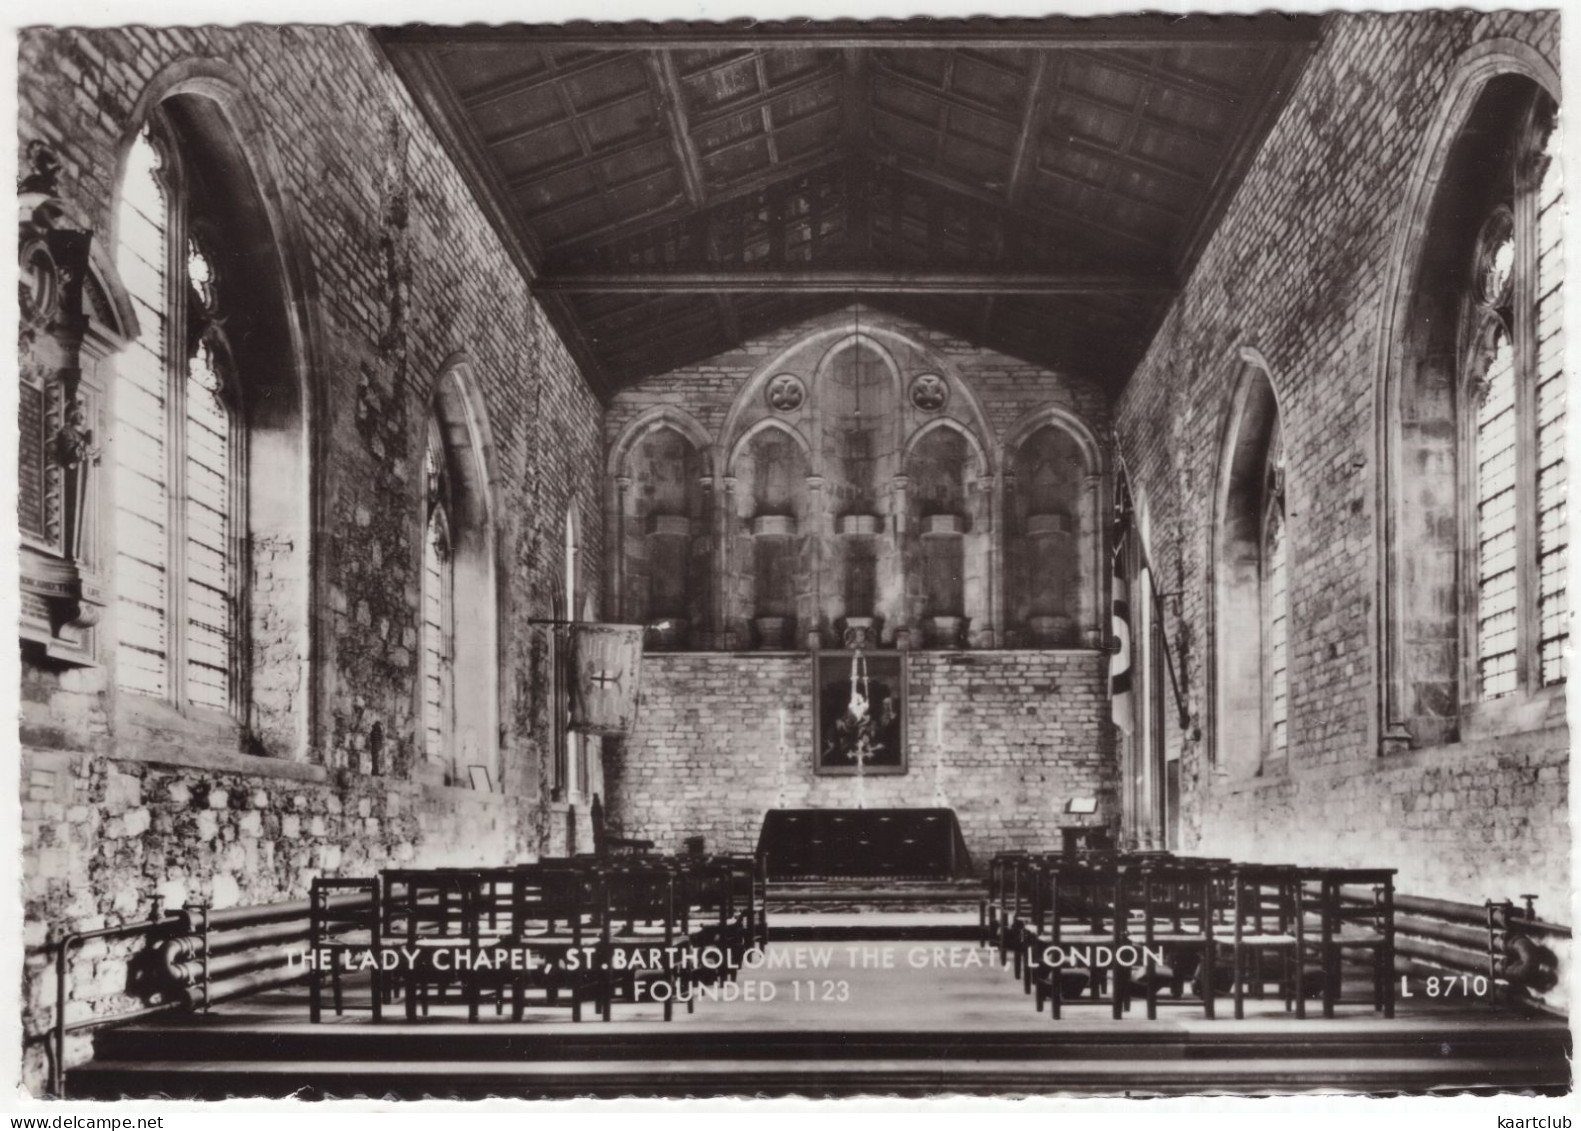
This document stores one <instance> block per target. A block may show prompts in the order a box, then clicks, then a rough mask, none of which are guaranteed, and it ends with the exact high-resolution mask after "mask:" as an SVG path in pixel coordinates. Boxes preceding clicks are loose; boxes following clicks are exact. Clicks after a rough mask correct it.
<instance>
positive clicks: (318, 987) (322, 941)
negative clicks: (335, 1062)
mask: <svg viewBox="0 0 1581 1131" xmlns="http://www.w3.org/2000/svg"><path fill="white" fill-rule="evenodd" d="M382 922H383V919H382V917H381V914H380V907H379V881H378V880H377V879H375V878H371V877H370V878H364V879H326V878H324V877H322V876H320V877H315V878H314V880H313V884H312V887H311V888H310V889H309V892H308V946H309V947H310V948H311V949H310V950H309V955H310V960H311V965H310V969H309V975H308V1020H309V1021H311V1022H313V1023H314V1024H317V1023H318V1022H319V1021H320V1020H321V1019H322V1017H323V1004H322V996H323V991H324V979H325V976H326V974H327V975H328V977H329V980H330V985H331V992H332V994H333V997H334V1003H335V1015H336V1016H337V1017H338V1016H340V1015H341V1014H342V1013H343V1012H344V1010H345V999H344V996H343V993H342V987H341V967H342V966H343V965H344V964H345V962H344V961H343V960H346V959H350V958H354V957H355V960H356V963H355V964H356V965H357V966H359V967H360V966H361V965H362V964H363V962H364V961H366V963H367V965H369V966H370V967H371V969H370V971H369V973H370V975H371V978H370V986H371V990H372V999H373V1004H372V1006H371V1010H372V1013H373V1019H374V1020H375V1021H379V1020H381V1019H382V1017H383V1014H382V1008H383V1005H384V993H385V978H384V971H383V967H382V961H383V957H384V948H383V946H382V945H381V937H380V928H381V924H382ZM364 955H365V956H366V959H365V960H364V959H363V958H361V957H360V956H364ZM326 965H327V966H328V970H327V971H326V969H325V966H326Z"/></svg>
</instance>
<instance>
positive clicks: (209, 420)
mask: <svg viewBox="0 0 1581 1131" xmlns="http://www.w3.org/2000/svg"><path fill="white" fill-rule="evenodd" d="M197 200H198V194H197V193H196V192H195V191H194V186H193V182H192V178H191V175H190V172H189V170H187V169H186V168H184V167H183V164H182V162H181V160H180V154H179V152H178V151H177V149H176V147H175V146H174V145H173V144H172V143H171V141H170V139H169V137H168V135H167V134H166V133H165V131H163V129H162V128H161V127H160V125H159V124H158V123H157V122H156V123H153V124H151V125H150V126H149V127H148V128H147V129H146V130H144V132H143V133H142V134H141V135H140V136H139V137H138V138H137V140H136V141H135V142H134V143H133V145H132V148H131V151H130V154H129V156H128V161H127V171H126V182H125V189H124V192H123V195H122V198H121V206H120V213H119V216H118V223H119V226H118V232H119V237H120V239H119V243H118V246H117V263H116V266H117V269H118V271H119V272H120V275H121V278H122V280H123V282H124V283H125V285H126V287H127V290H128V292H129V293H130V295H131V297H132V301H133V302H134V303H135V305H136V310H137V314H138V318H139V320H140V322H141V323H142V332H141V334H140V335H139V337H138V339H137V341H136V342H134V343H133V344H132V345H131V347H130V348H129V349H128V350H127V352H126V354H125V355H124V356H123V358H122V359H120V361H119V362H118V365H117V373H118V382H117V386H116V390H115V435H114V447H115V467H116V480H115V495H116V522H115V540H116V625H117V635H118V644H119V647H118V651H117V656H116V674H117V681H118V683H119V685H120V687H121V688H123V689H124V690H127V691H131V692H135V693H138V694H142V695H148V696H154V697H158V698H161V699H164V700H167V701H169V702H172V703H174V704H176V705H177V706H179V707H182V708H183V709H184V708H187V707H196V708H202V709H207V710H213V711H221V712H228V713H231V714H233V715H239V714H240V713H241V712H242V711H243V710H244V708H245V704H244V703H243V702H242V698H243V691H244V689H245V681H244V680H242V679H239V678H238V675H239V671H240V668H241V659H242V649H241V636H242V632H243V616H242V601H243V586H242V574H243V572H244V571H243V570H242V568H241V566H240V562H239V560H238V559H239V545H240V543H239V535H240V533H241V530H242V528H243V525H244V524H243V523H241V522H240V521H239V519H240V516H243V515H245V513H246V501H245V497H244V489H245V475H244V474H243V468H244V467H245V453H244V451H243V448H244V438H245V432H244V430H243V429H242V427H241V426H240V398H239V396H238V390H237V387H236V375H235V367H234V365H233V363H232V359H231V350H230V346H229V343H228V341H227V336H226V329H225V322H226V314H227V308H226V296H227V287H228V282H229V281H228V280H227V279H225V278H223V277H222V276H221V274H220V270H219V267H218V264H219V258H218V257H217V256H216V255H215V254H214V253H213V252H212V251H211V250H210V249H211V247H212V245H213V243H214V242H215V241H214V234H213V232H214V229H213V226H212V225H211V224H209V223H208V222H207V221H206V218H205V216H204V215H203V213H202V211H201V209H200V208H199V207H198V206H197Z"/></svg>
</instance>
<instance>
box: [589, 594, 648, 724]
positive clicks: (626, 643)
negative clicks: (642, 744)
mask: <svg viewBox="0 0 1581 1131" xmlns="http://www.w3.org/2000/svg"><path fill="white" fill-rule="evenodd" d="M642 633H643V626H642V625H640V624H593V623H590V622H584V621H579V622H577V623H576V624H573V625H572V626H571V729H572V730H574V731H578V732H580V733H582V734H603V735H622V734H626V733H627V732H628V731H630V730H631V724H632V722H633V721H634V720H635V718H636V715H637V684H638V680H639V677H640V676H641V674H642Z"/></svg>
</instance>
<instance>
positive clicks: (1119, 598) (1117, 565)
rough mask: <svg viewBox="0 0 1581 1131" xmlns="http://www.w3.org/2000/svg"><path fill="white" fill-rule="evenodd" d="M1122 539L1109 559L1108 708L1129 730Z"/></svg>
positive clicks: (1128, 631)
mask: <svg viewBox="0 0 1581 1131" xmlns="http://www.w3.org/2000/svg"><path fill="white" fill-rule="evenodd" d="M1124 551H1125V538H1124V535H1122V536H1121V538H1120V539H1119V541H1118V543H1117V544H1116V546H1115V548H1114V556H1113V558H1112V559H1111V566H1112V572H1113V577H1112V580H1111V583H1110V594H1111V600H1112V602H1113V616H1112V627H1111V630H1110V631H1111V632H1113V634H1114V644H1113V645H1112V646H1111V648H1110V652H1109V707H1110V711H1111V712H1112V714H1113V716H1114V725H1115V726H1117V727H1119V728H1120V729H1121V730H1122V731H1123V732H1125V733H1126V734H1130V733H1131V605H1130V602H1129V600H1127V597H1128V594H1127V591H1126V585H1125V571H1124V568H1123V567H1122V565H1121V562H1122V561H1123V560H1124Z"/></svg>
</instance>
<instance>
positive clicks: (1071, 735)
mask: <svg viewBox="0 0 1581 1131" xmlns="http://www.w3.org/2000/svg"><path fill="white" fill-rule="evenodd" d="M909 659H910V671H909V704H908V705H909V712H908V713H909V725H908V732H909V733H908V739H907V751H908V762H909V767H908V769H907V772H906V773H904V774H900V775H885V776H866V777H864V778H863V779H862V780H861V782H860V784H858V782H857V780H856V779H855V778H853V777H849V776H837V777H836V776H820V775H818V774H816V773H814V771H813V759H812V750H813V733H812V732H813V718H812V710H813V694H812V688H813V658H812V657H811V656H810V655H784V654H781V655H740V654H730V653H719V652H712V653H691V654H669V655H655V654H650V655H648V656H646V657H645V658H644V660H643V669H642V703H641V709H640V711H639V714H638V721H637V729H636V731H635V733H633V734H632V735H631V736H630V737H629V738H627V739H626V740H625V742H624V749H623V750H622V751H621V752H620V753H618V754H616V755H614V756H613V757H612V758H611V759H610V763H611V764H610V767H609V769H610V774H611V796H612V798H613V803H612V807H611V817H612V819H613V820H615V821H618V822H619V823H620V824H621V825H622V826H623V829H624V832H625V834H626V835H628V836H638V837H646V838H648V839H651V840H653V841H655V842H656V843H657V844H658V846H659V847H660V848H661V849H663V850H679V849H680V848H681V846H682V841H683V840H684V839H685V838H686V837H688V836H697V835H700V836H703V837H704V838H706V841H707V845H708V848H709V849H710V850H711V851H713V850H722V851H732V852H750V851H752V850H753V849H754V848H755V847H756V846H757V838H758V832H759V830H760V829H761V827H762V824H763V814H764V813H765V812H766V811H767V810H769V809H772V808H810V807H816V808H856V807H857V806H858V804H859V802H860V803H862V804H865V806H866V807H868V808H886V807H935V806H943V807H947V808H951V809H954V810H955V812H956V814H957V816H958V818H959V820H960V824H961V830H962V833H963V834H964V836H965V839H966V846H967V848H968V849H969V850H970V851H971V854H972V859H973V862H974V864H975V866H976V867H977V868H978V869H979V870H982V869H984V868H985V867H986V866H987V862H988V860H989V858H990V857H992V856H993V854H994V853H995V852H998V851H1000V850H1002V849H1011V848H1027V847H1029V846H1040V845H1053V844H1058V843H1059V835H1060V834H1059V828H1060V826H1061V825H1067V824H1082V823H1099V822H1102V821H1105V820H1107V819H1109V818H1110V817H1111V816H1112V815H1113V802H1114V793H1115V784H1116V783H1115V780H1114V758H1113V752H1112V738H1111V735H1112V730H1113V728H1112V727H1111V726H1110V724H1109V703H1108V698H1107V692H1106V684H1107V676H1108V660H1107V657H1106V656H1105V655H1103V654H1102V653H1097V652H1085V651H996V652H913V653H910V657H909ZM834 662H838V663H848V662H849V661H848V660H844V659H841V660H836V661H834ZM782 734H783V741H782ZM941 739H942V742H941ZM1073 797H1097V798H1098V799H1099V812H1098V814H1097V815H1095V816H1089V817H1072V816H1069V815H1067V814H1066V812H1065V808H1066V804H1067V802H1069V801H1070V799H1071V798H1073Z"/></svg>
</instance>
